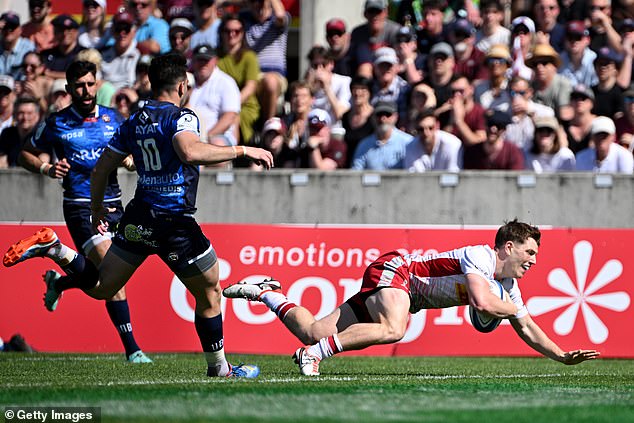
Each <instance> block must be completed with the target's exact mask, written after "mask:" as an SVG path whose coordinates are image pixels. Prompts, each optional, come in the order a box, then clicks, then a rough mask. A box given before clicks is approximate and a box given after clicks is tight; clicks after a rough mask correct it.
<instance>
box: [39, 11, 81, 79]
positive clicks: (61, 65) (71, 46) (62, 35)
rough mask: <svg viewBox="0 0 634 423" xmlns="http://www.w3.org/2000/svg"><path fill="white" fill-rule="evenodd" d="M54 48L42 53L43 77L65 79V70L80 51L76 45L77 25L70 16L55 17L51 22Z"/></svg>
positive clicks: (79, 47)
mask: <svg viewBox="0 0 634 423" xmlns="http://www.w3.org/2000/svg"><path fill="white" fill-rule="evenodd" d="M51 23H52V24H53V30H54V31H53V32H54V34H55V37H54V38H55V46H54V47H52V48H50V49H48V50H44V51H43V52H42V59H43V63H44V67H45V68H46V70H45V71H44V75H46V76H47V77H49V78H51V79H60V78H66V69H67V68H68V66H69V65H70V64H71V63H72V62H73V60H75V56H77V53H79V52H80V51H81V50H82V46H80V45H79V44H78V43H77V31H78V28H79V24H78V23H77V21H75V19H73V17H72V16H70V15H57V16H56V17H55V19H53V20H52V21H51Z"/></svg>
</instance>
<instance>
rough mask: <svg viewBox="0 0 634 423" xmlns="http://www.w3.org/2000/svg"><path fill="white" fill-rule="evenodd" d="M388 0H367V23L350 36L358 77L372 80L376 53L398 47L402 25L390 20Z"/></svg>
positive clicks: (355, 29) (353, 31) (365, 13)
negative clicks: (380, 49) (387, 48)
mask: <svg viewBox="0 0 634 423" xmlns="http://www.w3.org/2000/svg"><path fill="white" fill-rule="evenodd" d="M387 8H388V2H387V0H366V1H365V4H364V6H363V16H364V17H365V19H366V22H365V23H363V24H361V25H359V26H357V27H355V28H354V29H353V30H352V33H351V34H350V51H351V53H352V55H353V60H352V63H353V68H355V69H357V75H361V76H364V77H366V78H372V72H373V58H374V56H375V54H374V53H375V51H376V50H377V49H379V48H381V47H387V46H393V45H396V35H397V34H398V31H399V29H400V27H401V26H400V25H399V24H397V23H396V22H393V21H391V20H389V19H388V17H387V15H388V10H387Z"/></svg>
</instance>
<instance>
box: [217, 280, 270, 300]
mask: <svg viewBox="0 0 634 423" xmlns="http://www.w3.org/2000/svg"><path fill="white" fill-rule="evenodd" d="M280 289H282V284H281V283H279V282H278V281H276V280H275V279H272V278H268V279H264V280H263V281H262V282H257V283H249V282H247V281H241V282H238V283H236V284H233V285H231V286H228V287H226V288H225V289H223V290H222V295H224V296H225V297H227V298H244V299H247V300H250V301H258V300H259V299H260V296H261V295H262V294H263V293H265V292H267V291H279V290H280Z"/></svg>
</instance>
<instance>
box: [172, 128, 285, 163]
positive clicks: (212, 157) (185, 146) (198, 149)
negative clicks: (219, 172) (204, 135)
mask: <svg viewBox="0 0 634 423" xmlns="http://www.w3.org/2000/svg"><path fill="white" fill-rule="evenodd" d="M172 143H173V145H174V150H175V151H176V154H178V157H179V158H180V159H181V161H183V162H184V163H187V164H191V165H209V164H216V163H222V162H226V161H229V160H233V159H235V158H237V157H247V158H249V159H251V160H253V162H254V163H256V164H258V165H261V166H264V167H265V168H266V169H270V168H271V167H273V155H272V154H271V153H270V152H269V151H267V150H264V149H262V148H256V147H246V146H244V145H239V146H237V147H236V146H229V147H220V146H217V145H213V144H205V143H203V142H200V140H199V138H198V136H197V135H196V134H194V133H193V132H189V131H182V132H179V133H178V134H176V136H175V137H174V139H173V142H172Z"/></svg>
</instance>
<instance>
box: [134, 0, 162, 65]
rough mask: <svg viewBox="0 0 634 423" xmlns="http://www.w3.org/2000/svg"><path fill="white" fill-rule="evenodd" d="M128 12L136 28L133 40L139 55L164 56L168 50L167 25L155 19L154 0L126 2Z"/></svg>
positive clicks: (160, 19) (159, 19)
mask: <svg viewBox="0 0 634 423" xmlns="http://www.w3.org/2000/svg"><path fill="white" fill-rule="evenodd" d="M127 6H128V11H129V12H130V13H131V14H132V16H133V17H134V19H135V21H136V22H135V23H136V26H137V29H136V34H135V39H136V42H137V48H138V49H139V51H140V52H141V54H151V55H157V54H165V53H167V52H168V51H169V50H170V41H169V35H168V33H169V24H168V23H167V22H166V21H165V19H163V18H157V17H156V16H155V15H154V13H155V11H156V0H128V1H127Z"/></svg>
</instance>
